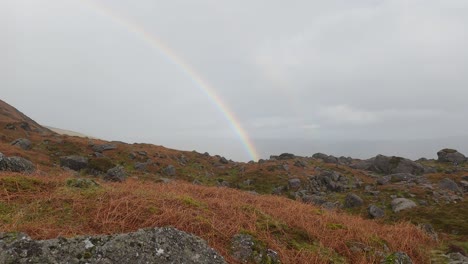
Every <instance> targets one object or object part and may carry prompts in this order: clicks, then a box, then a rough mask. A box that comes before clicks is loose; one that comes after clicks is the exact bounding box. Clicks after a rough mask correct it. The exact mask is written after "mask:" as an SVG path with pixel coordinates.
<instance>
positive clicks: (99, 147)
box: [93, 143, 117, 153]
mask: <svg viewBox="0 0 468 264" xmlns="http://www.w3.org/2000/svg"><path fill="white" fill-rule="evenodd" d="M116 148H117V145H115V144H110V143H109V144H102V145H94V146H93V151H94V152H99V153H102V152H104V151H108V150H113V149H116Z"/></svg>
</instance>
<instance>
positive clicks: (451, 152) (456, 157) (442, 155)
mask: <svg viewBox="0 0 468 264" xmlns="http://www.w3.org/2000/svg"><path fill="white" fill-rule="evenodd" d="M437 156H438V161H440V162H452V163H457V164H460V163H463V162H465V161H466V157H465V155H463V154H461V153H460V152H458V151H457V150H455V149H442V150H440V151H439V152H437Z"/></svg>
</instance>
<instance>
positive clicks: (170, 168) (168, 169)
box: [163, 165, 176, 176]
mask: <svg viewBox="0 0 468 264" xmlns="http://www.w3.org/2000/svg"><path fill="white" fill-rule="evenodd" d="M163 172H164V174H166V175H169V176H174V175H176V168H175V167H174V166H173V165H169V166H167V167H166V168H164V170H163Z"/></svg>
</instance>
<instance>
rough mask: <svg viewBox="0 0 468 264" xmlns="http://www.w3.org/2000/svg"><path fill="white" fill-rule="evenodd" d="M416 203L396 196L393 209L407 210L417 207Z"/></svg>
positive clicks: (396, 210)
mask: <svg viewBox="0 0 468 264" xmlns="http://www.w3.org/2000/svg"><path fill="white" fill-rule="evenodd" d="M416 206H417V205H416V203H415V202H413V201H411V200H410V199H406V198H396V199H393V200H392V210H393V212H395V213H398V212H400V211H402V210H407V209H410V208H413V207H416Z"/></svg>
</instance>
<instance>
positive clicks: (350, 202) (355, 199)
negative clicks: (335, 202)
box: [344, 193, 364, 208]
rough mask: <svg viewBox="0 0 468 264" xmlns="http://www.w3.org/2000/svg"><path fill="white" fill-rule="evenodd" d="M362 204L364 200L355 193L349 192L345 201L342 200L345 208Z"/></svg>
mask: <svg viewBox="0 0 468 264" xmlns="http://www.w3.org/2000/svg"><path fill="white" fill-rule="evenodd" d="M363 204H364V200H362V198H361V197H359V196H357V195H356V194H354V193H349V194H348V195H346V198H345V202H344V207H345V208H354V207H360V206H362V205H363Z"/></svg>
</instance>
